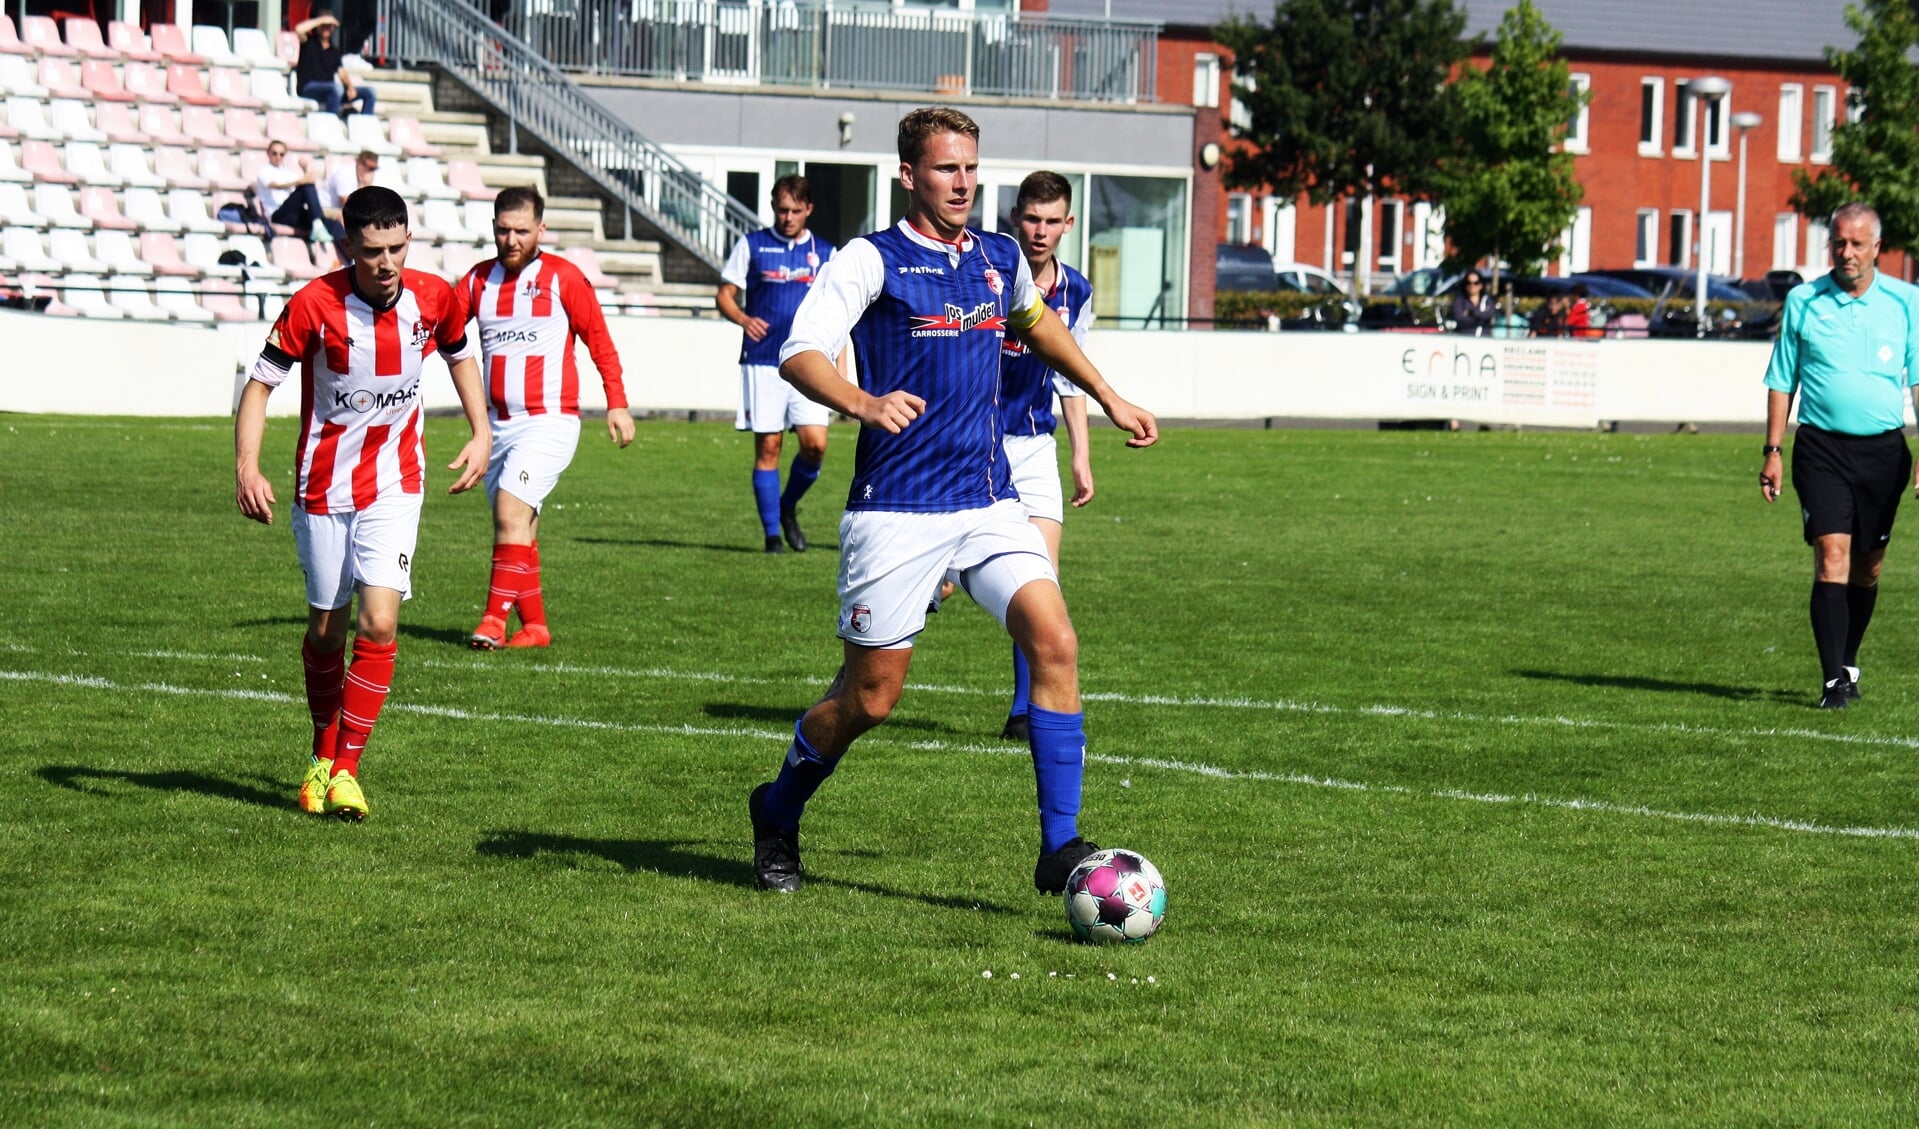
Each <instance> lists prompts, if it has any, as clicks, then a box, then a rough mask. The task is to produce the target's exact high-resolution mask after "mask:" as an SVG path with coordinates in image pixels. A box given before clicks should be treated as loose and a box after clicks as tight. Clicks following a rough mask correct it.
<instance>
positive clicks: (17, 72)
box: [0, 55, 47, 98]
mask: <svg viewBox="0 0 1919 1129" xmlns="http://www.w3.org/2000/svg"><path fill="white" fill-rule="evenodd" d="M0 94H18V95H20V96H21V97H22V98H45V97H46V96H47V88H46V87H44V86H41V85H40V83H39V82H38V81H37V80H36V79H35V77H34V72H33V64H32V63H30V62H28V61H27V58H26V56H25V55H0Z"/></svg>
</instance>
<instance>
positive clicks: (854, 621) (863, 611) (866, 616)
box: [846, 604, 873, 635]
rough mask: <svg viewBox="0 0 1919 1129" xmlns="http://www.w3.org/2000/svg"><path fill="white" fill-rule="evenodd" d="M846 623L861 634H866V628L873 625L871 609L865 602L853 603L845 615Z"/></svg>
mask: <svg viewBox="0 0 1919 1129" xmlns="http://www.w3.org/2000/svg"><path fill="white" fill-rule="evenodd" d="M846 625H847V626H848V627H850V628H852V629H853V630H854V631H857V632H859V633H860V634H861V635H864V634H866V631H867V629H868V628H870V627H872V626H873V609H872V608H869V607H867V606H866V605H865V604H854V605H853V610H852V611H851V612H850V613H848V615H847V617H846Z"/></svg>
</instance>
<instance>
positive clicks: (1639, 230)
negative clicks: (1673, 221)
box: [1632, 208, 1661, 267]
mask: <svg viewBox="0 0 1919 1129" xmlns="http://www.w3.org/2000/svg"><path fill="white" fill-rule="evenodd" d="M1633 222H1634V223H1636V224H1637V225H1638V226H1637V227H1636V228H1635V229H1634V231H1633V251H1634V252H1637V251H1639V249H1640V248H1642V247H1643V248H1645V250H1646V252H1647V253H1646V254H1645V255H1644V256H1640V255H1638V254H1636V253H1635V254H1634V256H1633V262H1632V265H1633V266H1635V267H1656V266H1659V265H1661V264H1660V262H1659V209H1658V208H1641V209H1639V213H1638V215H1637V216H1635V217H1634V221H1633Z"/></svg>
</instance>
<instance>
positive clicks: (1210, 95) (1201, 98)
mask: <svg viewBox="0 0 1919 1129" xmlns="http://www.w3.org/2000/svg"><path fill="white" fill-rule="evenodd" d="M1193 105H1195V106H1210V107H1213V108H1215V109H1217V108H1218V106H1219V56H1218V55H1214V54H1210V53H1206V52H1202V53H1200V54H1198V55H1194V56H1193Z"/></svg>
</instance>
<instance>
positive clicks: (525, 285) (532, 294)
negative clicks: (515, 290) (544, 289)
mask: <svg viewBox="0 0 1919 1129" xmlns="http://www.w3.org/2000/svg"><path fill="white" fill-rule="evenodd" d="M540 290H541V287H540V280H539V279H537V278H529V279H527V280H526V281H525V282H522V283H520V293H521V294H523V295H525V296H526V297H528V298H538V297H539V296H540Z"/></svg>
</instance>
